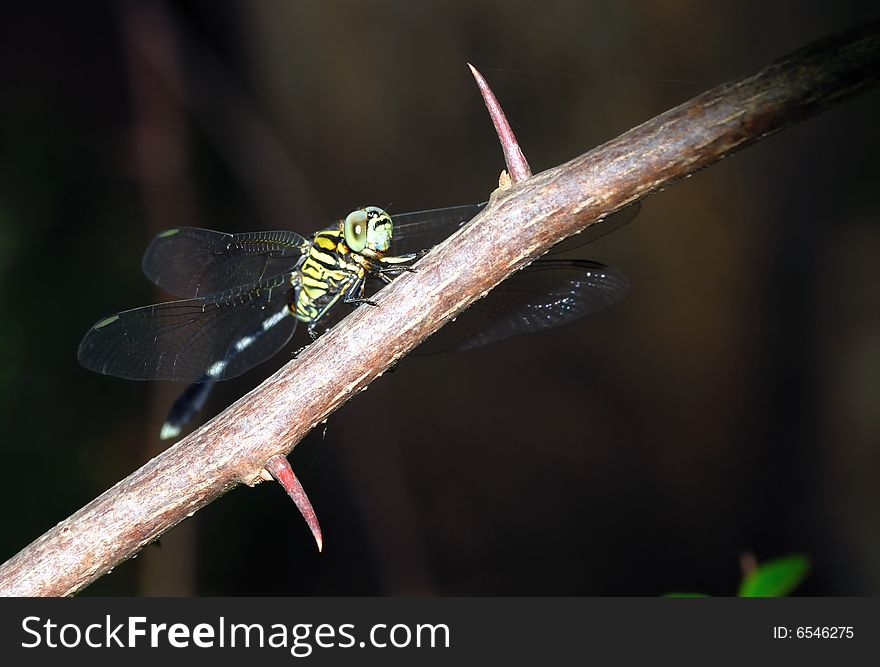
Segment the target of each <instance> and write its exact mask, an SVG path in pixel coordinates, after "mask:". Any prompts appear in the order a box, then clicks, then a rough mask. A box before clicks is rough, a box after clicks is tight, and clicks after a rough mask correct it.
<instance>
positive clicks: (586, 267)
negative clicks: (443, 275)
mask: <svg viewBox="0 0 880 667" xmlns="http://www.w3.org/2000/svg"><path fill="white" fill-rule="evenodd" d="M485 206H486V204H485V203H483V204H472V205H465V206H454V207H448V208H440V209H431V210H426V211H416V212H413V213H404V214H399V215H395V216H394V218H393V220H392V218H391V216H390V215H389V214H388V213H387V212H386V211H384V210H383V209H381V208H379V207H376V206H366V207H363V208H360V209H357V210H355V211H352V212H351V213H349V214H348V215H347V216H346V217H345V218H344V219H340V220H339V221H337V222H336V223H335V224H333V225H330V226H329V227H327V228H325V229H322V230H320V231H317V232H315V233H314V234H312V235H311V236H301V235H300V234H297V233H296V232H293V231H286V230H284V231H267V232H244V233H239V234H229V233H225V232H219V231H212V230H208V229H201V228H196V227H178V228H174V229H169V230H166V231H164V232H161V233H160V234H158V235H157V236H156V237H155V238H154V239H153V241H152V242H151V243H150V245H149V246H148V247H147V250H146V252H145V254H144V257H143V261H142V269H143V272H144V275H145V276H146V277H147V278H148V279H149V280H150V281H152V282H153V283H154V284H156V285H158V286H159V287H161V288H163V289H164V290H166V291H167V292H169V293H171V294H172V295H174V296H176V297H178V300H175V301H167V302H163V303H157V304H153V305H149V306H143V307H140V308H134V309H132V310H125V311H122V312H119V313H115V314H113V315H110V316H108V317H104V318H102V319H101V320H99V321H98V322H97V323H96V324H95V325H94V326H93V327H92V328H91V329H89V331H88V332H87V333H86V335H85V336H84V338H83V339H82V342H81V343H80V346H79V350H78V355H77V356H78V359H79V362H80V364H82V366H84V367H85V368H87V369H89V370H92V371H96V372H98V373H103V374H105V375H110V376H115V377H119V378H124V379H127V380H170V381H173V382H184V383H189V386H188V387H187V388H186V389H185V390H184V392H183V393H182V394H181V395H180V397H179V398H178V399H177V400H176V401H175V403H174V405H173V406H172V408H171V411H170V413H169V415H168V418H167V420H166V422H165V425H164V426H163V427H162V431H161V433H160V437H161V438H162V439H169V438H174V437H176V436H177V435H179V434H180V432H181V431H182V429H183V428H184V427H185V426H186V424H187V423H189V422H190V421H191V420H192V418H193V417H194V416H195V415H196V414H197V413H198V412H199V411H200V410H201V409H202V407H203V406H204V403H205V401H206V400H207V397H208V395H209V393H210V391H211V389H212V387H213V386H214V384H215V383H216V382H218V381H222V380H227V379H229V378H233V377H236V376H238V375H241V374H242V373H244V372H246V371H248V370H250V369H252V368H254V367H255V366H257V365H259V364H260V363H262V362H264V361H266V360H268V359H269V358H270V357H272V356H274V355H275V354H276V353H278V352H279V351H280V350H281V349H282V348H283V347H284V346H285V345H287V343H288V342H289V341H290V339H291V337H292V336H293V333H294V330H295V329H296V327H297V325H298V324H300V323H301V324H303V325H305V326H306V328H307V331H308V333H309V334H310V336H311V338H312V339H314V338H316V337H317V336H318V335H320V334H321V333H323V332H324V331H326V330H327V329H328V328H329V327H330V326H332V324H334V323H335V322H338V321H339V319H340V318H341V316H343V315H344V314H347V310H349V309H351V308H353V307H357V306H360V305H364V304H367V305H371V306H375V305H376V303H375V302H374V301H373V300H372V299H371V298H370V297H371V296H372V294H374V293H375V291H377V290H378V289H380V288H381V287H382V286H383V285H385V284H388V283H390V282H391V281H392V280H393V279H394V277H396V276H397V275H400V274H401V273H403V272H405V271H412V270H413V268H412V266H411V265H412V263H413V262H414V261H415V260H416V259H418V258H419V257H421V256H422V255H424V254H425V253H426V252H427V251H428V250H429V249H430V248H431V247H433V246H435V245H436V244H438V243H440V242H441V241H443V240H444V239H446V238H447V237H449V236H450V235H451V234H452V233H454V232H455V231H457V230H458V229H460V228H461V227H462V226H464V225H465V224H467V223H468V222H469V221H470V220H471V219H472V218H474V216H476V215H477V214H478V213H479V212H480V211H481V210H482V209H483V208H484V207H485ZM638 211H639V204H638V202H637V203H636V204H632V205H630V206H628V207H626V208H624V209H622V210H620V211H618V212H617V213H615V214H613V215H611V216H608V217H606V218H605V219H603V220H601V221H599V222H597V223H594V224H593V225H591V226H590V227H588V228H587V230H586V231H584V232H582V233H581V234H579V235H575V236H573V237H570V238H569V239H566V240H565V241H563V242H561V243H559V244H557V245H556V246H555V247H554V248H552V249H551V250H550V252H549V253H548V257H545V258H540V259H538V260H536V261H535V262H533V263H531V264H529V265H528V266H526V267H525V268H523V269H521V270H520V271H518V272H517V273H515V274H513V275H512V276H510V277H509V278H507V280H505V281H503V282H502V283H501V284H500V285H498V286H497V287H496V288H495V289H493V290H492V291H491V292H489V294H488V295H486V296H485V297H484V298H482V299H480V300H478V301H476V302H474V304H472V305H471V306H470V307H469V308H468V309H467V310H465V311H464V312H463V313H461V314H460V315H459V316H458V317H457V318H456V319H454V320H453V321H452V322H450V323H448V324H446V326H444V327H443V328H442V329H440V330H439V331H438V332H437V333H435V334H434V335H432V336H431V337H430V338H428V340H427V341H425V342H424V343H423V344H422V345H421V346H420V347H419V348H417V350H416V352H417V353H421V354H433V353H437V352H447V351H453V350H467V349H472V348H475V347H479V346H482V345H485V344H488V343H491V342H494V341H498V340H502V339H505V338H508V337H510V336H513V335H517V334H522V333H528V332H534V331H539V330H542V329H547V328H551V327H556V326H560V325H562V324H565V323H568V322H572V321H574V320H577V319H580V318H581V317H584V316H586V315H589V314H591V313H595V312H597V311H600V310H602V309H604V308H606V307H608V306H610V305H612V304H614V303H615V302H617V301H618V300H619V299H620V298H621V297H622V296H623V295H624V294H625V292H626V291H627V289H628V283H627V281H626V279H625V278H624V276H623V275H622V274H621V273H619V272H618V271H616V270H614V269H612V268H610V267H607V266H604V265H602V264H600V263H598V262H593V261H590V260H583V259H561V258H553V257H552V256H553V255H555V254H559V253H561V252H564V251H566V250H570V249H573V248H575V247H578V246H581V245H584V244H586V243H589V242H591V241H593V240H595V239H597V238H599V237H600V236H604V235H605V234H607V233H608V232H610V231H613V230H615V229H617V228H619V227H621V226H623V225H624V224H626V223H627V222H629V221H630V220H632V219H633V218H634V217H635V216H636V214H637V213H638ZM487 261H488V260H487Z"/></svg>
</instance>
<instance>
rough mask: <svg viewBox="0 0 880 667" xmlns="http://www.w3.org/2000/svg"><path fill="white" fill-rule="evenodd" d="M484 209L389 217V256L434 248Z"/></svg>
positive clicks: (571, 240) (592, 235)
mask: <svg viewBox="0 0 880 667" xmlns="http://www.w3.org/2000/svg"><path fill="white" fill-rule="evenodd" d="M485 207H486V202H484V203H482V204H471V205H468V206H452V207H449V208H435V209H430V210H427V211H416V212H414V213H402V214H400V215H392V216H391V219H392V220H393V221H394V232H393V236H392V240H391V250H390V252H389V254H391V255H405V254H408V253H412V252H418V251H420V250H425V249H430V248H433V247H434V246H435V245H437V244H438V243H440V242H442V241H444V240H445V239H447V238H449V237H450V236H452V234H453V233H455V232H456V231H458V230H459V229H461V228H462V227H464V225H466V224H467V223H468V222H470V221H471V220H472V219H473V218H474V216H476V215H477V213H479V212H480V211H482V210H483V209H484V208H485ZM640 210H641V204H640V203H639V202H635V203H634V204H630V205H629V206H627V207H625V208H622V209H621V210H619V211H616V212H615V213H612V214H611V215H609V216H607V217H605V218H604V219H603V220H601V221H599V222H595V223H593V224H592V225H590V226H589V227H587V228H586V230H584V231H583V232H581V233H580V234H575V235H574V236H570V237H568V238H567V239H564V240H563V241H561V242H560V243H557V244H556V245H555V246H553V247H552V248H551V249H550V250H549V252H548V253H547V254H551V255H552V254H558V253H561V252H566V251H568V250H573V249H574V248H579V247H580V246H582V245H586V244H587V243H591V242H592V241H595V240H596V239H599V238H601V237H602V236H605V234H608V233H610V232H613V231H614V230H615V229H619V228H621V227H623V226H624V225H625V224H627V223H628V222H630V221H631V220H632V219H633V218H635V217H636V216H637V215H638V213H639V211H640Z"/></svg>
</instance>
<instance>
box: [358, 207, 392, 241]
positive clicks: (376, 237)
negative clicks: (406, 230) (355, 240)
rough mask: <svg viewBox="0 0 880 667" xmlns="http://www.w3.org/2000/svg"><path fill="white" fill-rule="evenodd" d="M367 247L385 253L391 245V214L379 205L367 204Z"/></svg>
mask: <svg viewBox="0 0 880 667" xmlns="http://www.w3.org/2000/svg"><path fill="white" fill-rule="evenodd" d="M364 210H365V211H366V212H367V247H368V248H369V249H370V250H372V251H373V252H380V253H384V252H385V251H387V250H388V248H389V246H391V230H392V227H393V225H392V223H391V216H390V215H388V214H387V213H386V212H385V211H383V210H382V209H381V208H379V207H378V206H367V207H366V208H365V209H364Z"/></svg>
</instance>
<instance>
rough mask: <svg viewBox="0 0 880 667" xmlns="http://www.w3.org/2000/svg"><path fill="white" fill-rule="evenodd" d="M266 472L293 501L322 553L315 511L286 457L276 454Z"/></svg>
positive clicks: (319, 528)
mask: <svg viewBox="0 0 880 667" xmlns="http://www.w3.org/2000/svg"><path fill="white" fill-rule="evenodd" d="M266 470H268V471H269V473H270V474H271V475H272V477H274V478H275V481H277V482H278V483H279V484H280V485H281V486H283V487H284V490H285V491H287V495H289V496H290V498H291V500H293V503H294V505H296V508H297V509H298V510H299V511H300V514H302V517H303V519H305V520H306V524H307V525H308V527H309V530H310V531H312V536H313V537H314V538H315V543H316V544H317V545H318V551H323V549H324V538H323V536H322V535H321V526H320V525H319V524H318V517H317V515H316V514H315V510H314V509H313V508H312V503H311V502H309V497H308V496H307V495H306V492H305V489H303V487H302V484H300V483H299V480H298V479H297V478H296V475H295V474H294V473H293V468H291V467H290V462H289V461H288V460H287V457H286V456H282V455H281V454H276V455H275V456H273V457H272V458H270V459H269V460H268V461H266Z"/></svg>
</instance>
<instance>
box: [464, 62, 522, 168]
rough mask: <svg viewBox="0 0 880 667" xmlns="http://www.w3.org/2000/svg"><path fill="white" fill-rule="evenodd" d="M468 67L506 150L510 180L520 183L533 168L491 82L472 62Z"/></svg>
mask: <svg viewBox="0 0 880 667" xmlns="http://www.w3.org/2000/svg"><path fill="white" fill-rule="evenodd" d="M468 67H470V68H471V74H473V75H474V79H475V80H476V82H477V88H479V89H480V94H481V95H482V96H483V101H484V102H485V103H486V108H487V109H488V110H489V117H490V118H491V119H492V124H493V125H494V126H495V131H496V132H497V133H498V140H499V141H500V142H501V150H503V151H504V162H505V163H506V164H507V171H508V173H509V174H510V180H511V181H512V182H513V183H519V182H520V181H524V180H526V179H527V178H530V177H531V175H532V169H531V167H529V163H528V161H527V160H526V157H525V155H523V152H522V150H521V149H520V147H519V142H518V141H517V140H516V135H515V134H514V133H513V130H512V129H510V123H508V122H507V117H506V116H505V115H504V110H503V109H502V108H501V105H500V104H499V103H498V99H497V98H496V97H495V94H494V93H493V92H492V89H491V88H490V87H489V84H488V83H486V79H484V78H483V75H482V74H480V73H479V72H478V71H477V68H476V67H474V66H473V65H471V64H470V63H468Z"/></svg>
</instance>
